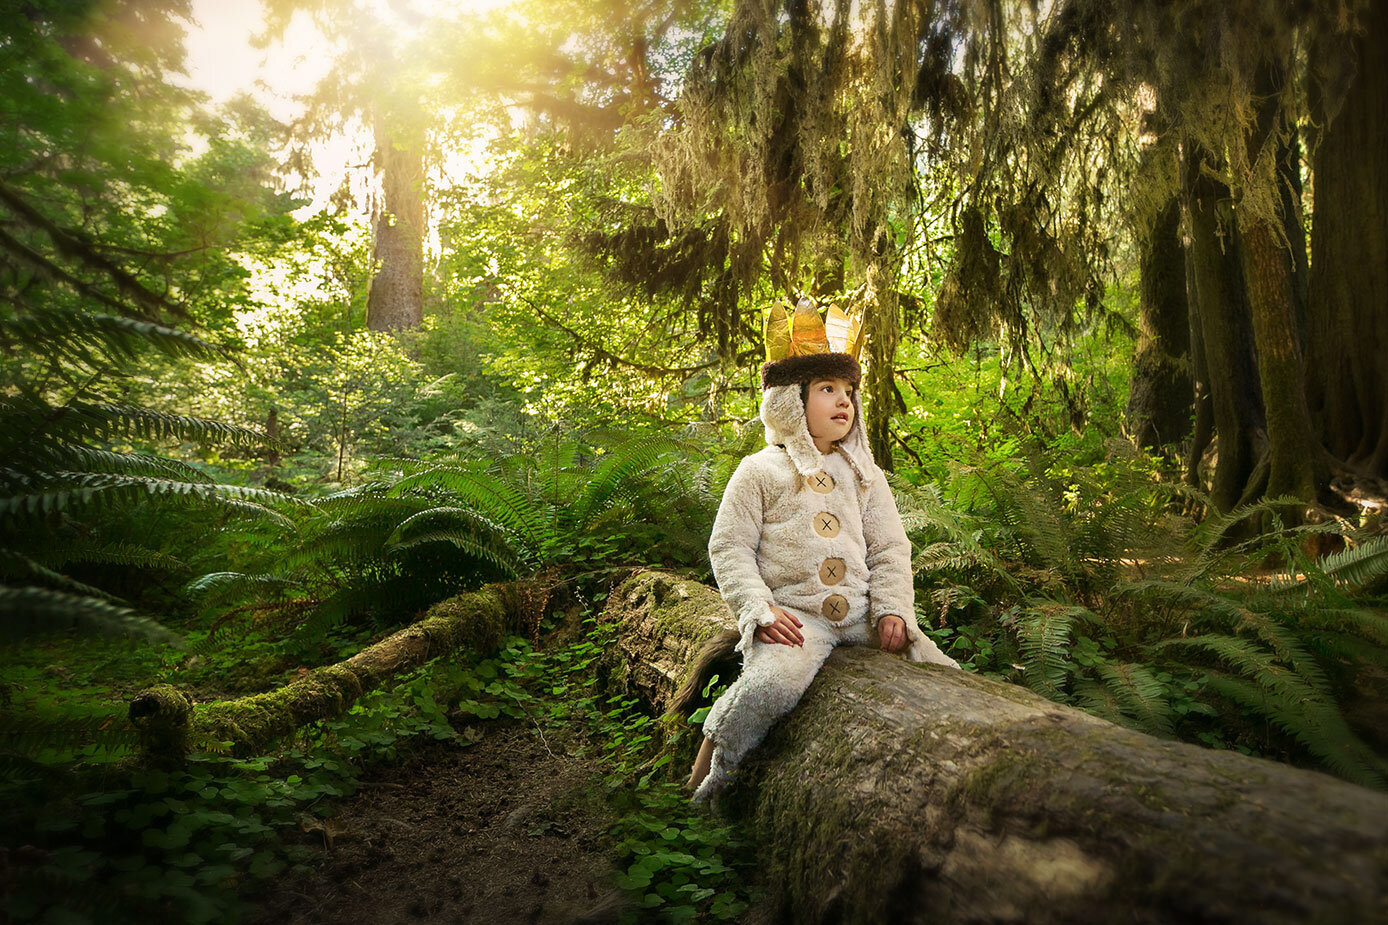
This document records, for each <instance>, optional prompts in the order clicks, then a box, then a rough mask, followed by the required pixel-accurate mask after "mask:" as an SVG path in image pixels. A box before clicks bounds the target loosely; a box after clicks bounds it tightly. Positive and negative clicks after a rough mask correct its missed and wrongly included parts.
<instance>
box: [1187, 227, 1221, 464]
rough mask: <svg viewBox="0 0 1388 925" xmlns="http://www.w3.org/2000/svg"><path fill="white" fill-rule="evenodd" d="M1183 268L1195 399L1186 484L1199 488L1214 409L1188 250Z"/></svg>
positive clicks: (1212, 433) (1212, 429) (1212, 424)
mask: <svg viewBox="0 0 1388 925" xmlns="http://www.w3.org/2000/svg"><path fill="white" fill-rule="evenodd" d="M1185 267H1186V306H1187V309H1188V310H1187V312H1186V323H1187V324H1188V325H1189V327H1190V363H1191V370H1192V374H1193V376H1192V382H1191V385H1192V389H1193V391H1194V398H1195V430H1194V432H1193V433H1192V434H1191V438H1190V451H1189V452H1188V453H1187V454H1186V484H1187V485H1192V486H1195V487H1196V488H1199V487H1200V485H1201V480H1200V462H1201V460H1202V459H1204V457H1205V450H1206V449H1208V448H1209V446H1210V442H1211V441H1212V440H1213V439H1214V407H1213V404H1212V403H1211V401H1210V369H1209V366H1208V365H1207V364H1206V361H1205V340H1204V334H1203V333H1202V332H1201V330H1200V316H1199V314H1198V313H1197V312H1196V311H1195V306H1196V304H1197V302H1198V300H1197V298H1196V290H1195V270H1194V261H1193V260H1192V258H1191V248H1189V247H1187V248H1186V250H1185Z"/></svg>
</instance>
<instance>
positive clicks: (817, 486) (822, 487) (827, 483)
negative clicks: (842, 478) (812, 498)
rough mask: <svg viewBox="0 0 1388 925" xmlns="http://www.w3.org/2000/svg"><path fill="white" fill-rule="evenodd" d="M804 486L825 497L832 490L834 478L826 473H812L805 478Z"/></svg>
mask: <svg viewBox="0 0 1388 925" xmlns="http://www.w3.org/2000/svg"><path fill="white" fill-rule="evenodd" d="M805 484H806V485H809V486H810V488H812V489H813V490H815V491H817V492H819V493H820V494H821V495H827V494H829V492H831V491H833V490H834V477H833V476H832V475H830V474H829V473H827V472H812V473H810V474H809V475H807V476H805Z"/></svg>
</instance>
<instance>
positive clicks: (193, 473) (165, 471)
mask: <svg viewBox="0 0 1388 925" xmlns="http://www.w3.org/2000/svg"><path fill="white" fill-rule="evenodd" d="M41 455H42V458H43V460H44V462H45V463H46V464H48V465H49V466H51V467H52V469H69V470H76V471H79V472H104V473H109V474H112V475H134V476H147V477H150V478H156V479H172V480H174V481H178V482H200V483H202V484H211V483H212V482H213V481H214V480H213V479H212V477H211V476H209V475H207V474H206V473H205V472H203V471H202V470H200V469H197V468H195V467H193V466H190V465H188V464H187V463H184V462H179V461H178V460H175V459H165V458H164V457H162V456H154V455H151V454H148V453H117V452H114V451H112V450H102V449H96V448H94V447H89V446H78V445H76V444H70V443H65V444H61V445H58V446H54V447H50V448H47V449H45V450H42V451H41Z"/></svg>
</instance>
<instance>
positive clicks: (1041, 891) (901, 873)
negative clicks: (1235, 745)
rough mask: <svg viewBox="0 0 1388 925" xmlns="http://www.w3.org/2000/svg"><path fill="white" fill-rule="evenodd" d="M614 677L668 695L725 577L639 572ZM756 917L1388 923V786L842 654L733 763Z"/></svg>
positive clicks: (706, 625) (735, 807)
mask: <svg viewBox="0 0 1388 925" xmlns="http://www.w3.org/2000/svg"><path fill="white" fill-rule="evenodd" d="M607 615H608V617H609V618H615V619H618V620H620V621H621V624H622V631H621V634H620V639H619V643H618V645H617V646H616V647H615V648H614V649H613V650H612V651H611V653H610V655H609V658H610V659H611V660H612V661H613V662H615V663H616V664H615V666H614V667H613V668H612V670H611V673H610V679H611V680H612V681H613V682H615V683H617V684H618V685H619V686H624V687H625V688H626V689H627V690H631V691H635V692H637V693H638V694H640V695H642V696H645V697H647V698H648V699H650V700H655V701H657V702H660V701H662V700H663V699H664V698H667V697H668V696H669V694H670V692H671V691H672V690H673V688H674V686H675V685H676V684H677V683H678V681H679V680H680V678H679V677H678V672H679V670H680V666H681V664H683V663H686V662H687V661H688V658H689V655H690V654H691V653H692V651H693V649H694V648H695V647H696V645H697V643H698V641H699V640H700V639H702V638H704V637H706V636H708V635H710V634H712V633H714V632H717V631H719V630H721V629H723V628H726V627H728V626H730V625H731V623H732V617H731V615H730V614H729V613H728V612H727V609H726V607H725V605H724V604H723V602H722V601H721V599H720V598H719V597H718V595H717V592H715V591H714V590H713V589H711V588H708V587H705V586H703V585H700V584H698V583H697V582H693V581H685V580H681V579H678V578H676V577H673V576H670V575H662V574H659V573H650V572H647V573H643V574H638V575H637V576H634V577H633V578H632V579H630V580H628V581H627V582H626V583H625V584H623V585H622V586H621V587H620V588H619V589H618V590H617V591H616V592H615V593H614V594H613V595H612V596H611V597H610V598H609V603H608V612H607ZM727 809H728V810H730V811H731V812H732V813H733V814H736V815H739V816H742V817H744V818H747V819H749V820H750V821H751V823H752V825H751V828H752V831H753V832H754V834H755V838H756V840H757V843H758V846H759V850H760V852H761V863H760V864H759V868H760V869H761V870H762V871H764V872H765V876H764V878H763V879H764V882H765V885H766V887H767V890H768V895H767V898H766V903H767V906H766V908H765V909H764V910H762V911H763V913H764V915H763V917H762V918H763V919H764V920H767V921H784V922H796V923H817V922H855V923H871V922H892V923H898V922H922V923H925V922H930V923H948V922H1004V921H1005V922H1017V921H1026V922H1038V923H1047V922H1105V923H1107V922H1116V921H1129V922H1132V921H1136V922H1146V923H1159V922H1173V923H1177V922H1179V923H1187V922H1192V921H1202V922H1215V921H1218V922H1250V923H1252V922H1257V923H1269V922H1311V921H1315V922H1332V921H1333V922H1342V921H1385V920H1388V893H1385V886H1384V885H1385V884H1388V796H1384V795H1382V794H1377V793H1373V792H1371V791H1367V790H1363V789H1361V788H1359V787H1356V786H1354V785H1352V784H1348V783H1345V782H1343V781H1339V780H1336V779H1335V778H1332V777H1329V776H1327V775H1324V774H1317V773H1313V772H1310V771H1304V770H1298V769H1296V768H1291V767H1287V766H1284V765H1279V764H1275V763H1273V762H1270V761H1263V760H1260V759H1256V758H1247V757H1244V756H1242V755H1239V754H1236V753H1233V752H1228V751H1210V750H1206V749H1202V748H1198V747H1196V746H1192V745H1184V744H1180V743H1176V742H1168V741H1163V740H1159V739H1154V738H1152V737H1150V736H1146V735H1142V734H1141V733H1137V732H1133V731H1130V730H1127V729H1123V728H1121V727H1118V726H1114V725H1113V724H1111V723H1108V722H1105V721H1103V720H1099V719H1095V718H1094V717H1091V716H1089V715H1087V714H1084V713H1081V712H1079V711H1078V710H1074V709H1070V708H1068V707H1063V706H1058V705H1056V704H1054V703H1052V702H1050V701H1048V700H1045V699H1044V698H1042V697H1040V696H1038V695H1035V694H1033V693H1031V692H1030V691H1027V690H1024V689H1022V688H1018V687H1015V686H1013V685H1010V684H1005V683H1003V682H1000V681H993V680H989V679H987V678H982V677H979V676H977V675H973V674H969V673H966V672H961V671H955V670H952V669H946V668H939V667H935V666H922V665H913V664H910V663H908V662H906V661H904V660H903V659H901V658H900V657H896V656H891V655H887V654H885V653H883V652H881V651H878V650H873V649H865V648H857V647H852V648H841V649H838V650H836V651H835V652H834V653H833V654H832V655H831V656H830V658H829V660H828V661H827V662H826V663H825V665H824V668H823V669H822V670H821V671H820V674H819V676H818V677H817V678H816V679H815V681H814V682H813V683H812V684H811V685H810V688H809V690H808V691H807V692H806V693H805V696H804V698H803V699H802V700H801V701H800V703H799V705H798V706H797V707H796V708H795V710H794V711H793V712H792V713H791V714H790V715H789V716H787V717H786V718H785V719H783V720H781V721H780V722H779V723H778V724H777V725H776V727H775V728H773V730H772V732H771V734H770V735H769V736H768V738H767V740H766V741H765V742H764V743H763V744H762V745H760V746H758V747H757V748H756V749H755V750H754V751H753V753H752V754H751V755H749V757H748V759H747V760H746V761H745V762H744V764H743V765H742V766H741V768H740V769H739V771H738V773H737V776H736V779H735V781H734V783H733V785H732V787H731V789H730V791H729V794H728V803H727Z"/></svg>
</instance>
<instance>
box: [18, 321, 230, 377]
mask: <svg viewBox="0 0 1388 925" xmlns="http://www.w3.org/2000/svg"><path fill="white" fill-rule="evenodd" d="M0 339H4V340H8V341H10V342H11V343H14V344H17V345H19V346H21V347H26V348H28V349H30V350H34V351H36V352H41V353H43V354H45V355H47V356H52V357H57V358H59V359H64V360H68V361H76V362H79V363H84V364H86V365H87V366H90V367H98V366H103V365H108V364H109V363H111V362H112V361H115V362H120V361H123V360H129V359H133V358H134V357H135V356H136V355H137V354H138V353H139V352H140V350H141V349H143V348H149V349H152V350H157V351H158V352H160V353H163V354H164V355H166V356H171V357H189V358H192V359H201V360H215V359H225V358H226V357H228V356H229V355H230V352H229V351H228V350H227V349H226V348H224V347H219V346H217V345H216V344H213V343H210V342H208V341H205V340H203V339H202V338H200V337H197V336H196V335H193V334H188V333H186V332H184V331H177V330H174V329H173V328H169V327H165V326H164V325H162V324H155V323H153V322H149V321H138V320H136V319H134V318H123V317H120V316H119V315H106V314H101V313H98V312H90V311H86V310H83V309H48V310H45V311H42V312H35V313H33V314H30V315H24V316H20V317H15V318H7V319H3V320H0Z"/></svg>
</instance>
